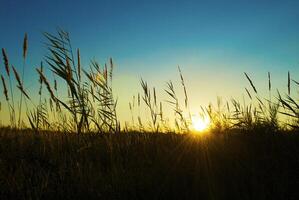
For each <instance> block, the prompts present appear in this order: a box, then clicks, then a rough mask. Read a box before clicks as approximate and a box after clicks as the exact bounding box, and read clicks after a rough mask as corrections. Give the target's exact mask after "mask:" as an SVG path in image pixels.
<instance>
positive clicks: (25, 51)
mask: <svg viewBox="0 0 299 200" xmlns="http://www.w3.org/2000/svg"><path fill="white" fill-rule="evenodd" d="M27 48H28V37H27V33H25V36H24V41H23V59H24V60H25V59H26V55H27Z"/></svg>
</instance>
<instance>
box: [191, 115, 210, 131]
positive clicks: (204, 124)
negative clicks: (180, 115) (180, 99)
mask: <svg viewBox="0 0 299 200" xmlns="http://www.w3.org/2000/svg"><path fill="white" fill-rule="evenodd" d="M210 122H211V121H210V118H209V117H208V116H198V115H194V116H192V126H193V128H194V130H195V131H204V130H206V129H207V128H208V127H209V125H210Z"/></svg>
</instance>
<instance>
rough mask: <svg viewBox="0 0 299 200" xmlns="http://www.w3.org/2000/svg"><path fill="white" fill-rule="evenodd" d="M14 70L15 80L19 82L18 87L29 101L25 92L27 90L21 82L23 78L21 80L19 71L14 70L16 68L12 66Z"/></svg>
mask: <svg viewBox="0 0 299 200" xmlns="http://www.w3.org/2000/svg"><path fill="white" fill-rule="evenodd" d="M12 70H13V72H14V75H15V78H16V80H17V82H18V86H17V87H18V88H19V89H20V91H21V93H22V94H24V95H25V96H26V97H27V99H30V98H29V95H28V94H27V93H26V92H25V89H24V87H23V84H22V81H21V78H20V75H19V73H18V71H17V70H16V69H15V68H14V66H12ZM20 112H21V110H20Z"/></svg>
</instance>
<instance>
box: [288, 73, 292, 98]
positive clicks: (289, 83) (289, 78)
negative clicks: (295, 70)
mask: <svg viewBox="0 0 299 200" xmlns="http://www.w3.org/2000/svg"><path fill="white" fill-rule="evenodd" d="M288 95H291V75H290V72H289V71H288Z"/></svg>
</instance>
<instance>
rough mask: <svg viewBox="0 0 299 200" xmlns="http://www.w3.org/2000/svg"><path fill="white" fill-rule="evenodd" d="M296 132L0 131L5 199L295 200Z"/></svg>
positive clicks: (0, 193) (298, 141)
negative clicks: (105, 132)
mask: <svg viewBox="0 0 299 200" xmlns="http://www.w3.org/2000/svg"><path fill="white" fill-rule="evenodd" d="M298 145H299V135H298V132H297V133H295V132H269V131H268V130H265V129H260V130H254V131H240V130H231V131H229V132H227V133H226V134H217V133H210V134H207V135H202V136H200V135H193V134H162V133H156V134H146V133H140V132H135V133H134V132H130V133H123V132H122V133H119V134H113V135H111V134H92V133H86V134H80V135H78V134H70V133H64V132H48V131H43V132H39V133H38V134H37V133H35V132H33V131H32V130H29V129H28V130H22V131H18V130H12V129H5V128H2V129H0V158H1V160H0V172H1V173H0V180H1V181H0V188H1V190H0V198H1V199H53V198H58V199H83V198H84V199H90V198H91V199H93V198H100V199H169V198H171V199H297V198H298V197H299V196H298V195H299V193H298V189H297V186H298V184H299V172H298V168H299V148H298Z"/></svg>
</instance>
